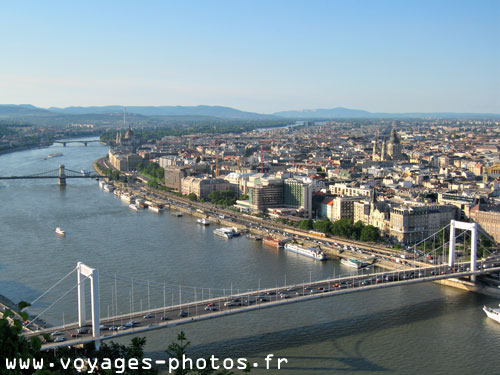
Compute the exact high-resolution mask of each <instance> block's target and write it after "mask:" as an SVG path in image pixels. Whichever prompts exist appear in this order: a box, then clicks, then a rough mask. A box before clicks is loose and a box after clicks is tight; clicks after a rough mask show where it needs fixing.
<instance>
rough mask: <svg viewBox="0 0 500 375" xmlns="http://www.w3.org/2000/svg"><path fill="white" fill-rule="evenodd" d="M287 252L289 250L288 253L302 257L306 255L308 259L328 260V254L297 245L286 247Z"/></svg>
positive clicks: (287, 245)
mask: <svg viewBox="0 0 500 375" xmlns="http://www.w3.org/2000/svg"><path fill="white" fill-rule="evenodd" d="M285 250H288V251H291V252H294V253H297V254H300V255H304V256H306V257H309V258H313V259H316V260H326V259H327V258H326V254H325V253H324V252H323V251H321V250H319V249H315V248H313V247H304V246H300V245H297V244H291V243H287V244H286V245H285Z"/></svg>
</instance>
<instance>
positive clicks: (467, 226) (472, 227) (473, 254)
mask: <svg viewBox="0 0 500 375" xmlns="http://www.w3.org/2000/svg"><path fill="white" fill-rule="evenodd" d="M456 228H458V229H464V230H468V231H470V232H471V237H470V242H471V250H470V270H471V271H475V270H476V258H477V224H476V223H465V222H463V221H456V220H452V221H451V222H450V251H449V255H448V256H449V258H448V265H449V266H450V267H453V263H454V262H455V229H456ZM471 280H472V281H476V276H474V275H473V276H471Z"/></svg>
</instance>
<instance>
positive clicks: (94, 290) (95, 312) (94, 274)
mask: <svg viewBox="0 0 500 375" xmlns="http://www.w3.org/2000/svg"><path fill="white" fill-rule="evenodd" d="M76 273H77V282H78V326H79V327H83V326H85V324H86V323H87V319H86V316H85V279H86V278H89V279H90V296H91V297H90V299H91V307H92V336H93V337H99V336H100V334H101V332H100V330H99V321H100V319H99V273H98V271H97V270H96V269H93V268H90V267H89V266H86V265H85V264H83V263H82V262H78V264H77V265H76Z"/></svg>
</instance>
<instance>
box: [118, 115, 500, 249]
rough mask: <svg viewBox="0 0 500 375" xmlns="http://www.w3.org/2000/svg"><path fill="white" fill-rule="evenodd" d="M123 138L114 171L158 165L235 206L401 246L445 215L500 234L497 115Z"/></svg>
mask: <svg viewBox="0 0 500 375" xmlns="http://www.w3.org/2000/svg"><path fill="white" fill-rule="evenodd" d="M127 139H128V142H129V144H130V143H133V142H131V141H130V134H129V136H128V137H127V135H125V137H124V138H123V139H120V140H119V143H121V144H122V146H121V147H117V148H116V149H115V150H112V151H111V152H110V160H111V159H113V161H112V164H113V165H114V166H115V167H116V168H117V169H121V168H124V169H125V170H133V169H134V167H135V166H136V164H137V163H138V162H140V160H143V159H148V160H150V161H153V162H157V163H158V164H159V165H160V166H161V167H162V168H164V171H165V186H167V187H168V188H170V189H172V190H174V191H177V192H180V193H182V194H195V195H196V196H197V197H198V198H207V197H208V195H209V194H210V193H211V192H212V191H215V190H231V191H233V192H234V193H235V195H237V196H240V197H241V198H240V199H239V200H238V201H237V203H236V205H235V207H236V208H238V209H239V210H241V211H245V212H249V213H254V214H264V215H269V216H271V217H279V218H288V219H297V220H299V219H303V218H313V219H319V218H328V219H330V220H332V221H335V220H339V219H343V218H347V219H350V220H353V221H361V222H363V223H365V224H370V225H373V226H375V227H377V228H379V229H380V231H381V232H382V233H383V234H385V235H387V236H388V237H389V238H392V239H393V240H394V241H398V242H402V243H407V244H411V243H415V242H418V241H420V240H421V239H423V238H425V237H427V236H428V235H430V234H432V233H434V232H435V231H436V230H437V229H439V228H440V227H442V226H444V225H446V224H447V223H449V221H450V220H451V219H460V220H475V221H477V222H478V223H479V224H480V225H481V227H482V228H483V229H484V232H485V233H489V235H490V236H491V237H492V238H494V239H495V240H496V241H499V240H500V233H499V231H500V219H499V217H498V215H499V213H498V212H497V210H496V209H495V207H498V205H500V180H499V176H500V152H499V148H500V141H499V139H500V127H499V124H498V122H495V120H486V121H476V120H470V121H469V120H468V121H462V122H461V121H450V120H421V121H395V122H392V123H391V122H387V121H384V120H381V121H373V122H366V123H363V124H360V123H356V122H354V121H353V122H341V123H336V122H321V123H315V124H309V126H297V127H289V128H283V129H268V130H265V131H258V132H257V131H254V132H246V133H240V134H224V135H217V134H211V135H207V134H193V135H187V136H182V137H170V136H169V137H163V138H161V139H157V140H151V141H150V142H148V143H143V144H141V145H137V147H136V150H134V152H133V151H132V150H131V148H130V147H128V148H126V147H125V148H124V147H123V143H124V142H125V143H126V142H127ZM379 140H381V141H379ZM111 154H113V155H111ZM132 154H133V155H136V156H133V155H132ZM137 156H139V157H140V159H138V158H137ZM243 198H245V199H243Z"/></svg>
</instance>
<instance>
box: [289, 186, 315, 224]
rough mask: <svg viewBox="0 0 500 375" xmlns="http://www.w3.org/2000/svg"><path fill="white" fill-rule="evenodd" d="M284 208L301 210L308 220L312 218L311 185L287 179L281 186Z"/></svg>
mask: <svg viewBox="0 0 500 375" xmlns="http://www.w3.org/2000/svg"><path fill="white" fill-rule="evenodd" d="M283 203H284V204H285V206H288V207H294V208H299V209H303V210H304V211H305V213H306V215H307V217H308V218H311V216H312V188H311V184H310V183H307V182H303V181H299V180H297V179H294V178H287V179H286V180H285V181H284V185H283Z"/></svg>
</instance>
